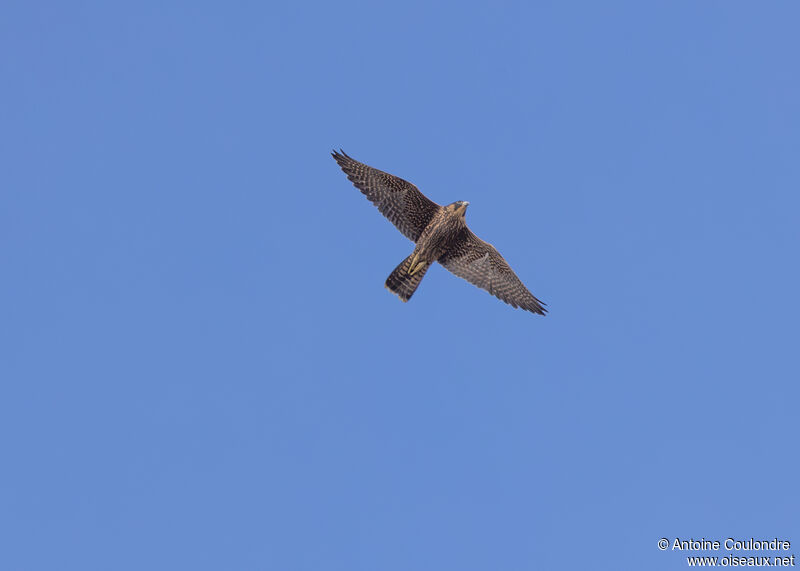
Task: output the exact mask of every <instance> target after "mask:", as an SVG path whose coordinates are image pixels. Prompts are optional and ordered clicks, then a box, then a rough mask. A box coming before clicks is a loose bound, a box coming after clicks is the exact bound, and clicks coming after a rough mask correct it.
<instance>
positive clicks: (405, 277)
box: [386, 254, 431, 301]
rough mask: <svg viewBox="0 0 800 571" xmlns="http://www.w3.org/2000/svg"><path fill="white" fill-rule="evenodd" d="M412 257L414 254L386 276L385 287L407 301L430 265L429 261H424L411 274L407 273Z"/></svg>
mask: <svg viewBox="0 0 800 571" xmlns="http://www.w3.org/2000/svg"><path fill="white" fill-rule="evenodd" d="M413 259H414V254H411V255H410V256H409V257H407V258H406V259H405V260H403V261H402V262H401V263H400V265H399V266H397V267H396V268H395V269H394V271H392V273H391V274H389V277H388V278H386V288H387V289H388V290H389V291H390V292H392V293H394V294H397V296H398V297H399V298H400V299H402V300H403V301H408V300H409V299H411V296H412V295H414V292H415V291H417V287H419V283H420V282H421V281H422V278H423V277H424V276H425V272H427V271H428V268H429V267H431V264H430V262H428V263H424V264H423V265H421V266H419V267H418V268H417V269H416V271H415V272H414V273H413V274H410V273H409V270H410V269H411V262H412V261H413Z"/></svg>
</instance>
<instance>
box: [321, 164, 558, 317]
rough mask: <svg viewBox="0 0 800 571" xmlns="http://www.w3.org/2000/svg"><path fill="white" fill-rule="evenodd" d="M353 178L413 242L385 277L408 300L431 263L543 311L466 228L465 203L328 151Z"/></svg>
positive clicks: (515, 302) (492, 251)
mask: <svg viewBox="0 0 800 571" xmlns="http://www.w3.org/2000/svg"><path fill="white" fill-rule="evenodd" d="M331 155H332V156H333V158H334V159H336V162H337V163H339V166H340V167H341V169H342V170H343V171H344V173H345V174H346V175H347V178H349V179H350V181H352V183H353V184H354V185H355V187H356V188H358V189H359V190H360V191H361V192H362V193H363V194H364V195H365V196H366V197H367V198H368V199H369V200H370V201H371V202H372V203H373V204H374V205H375V206H377V207H378V210H380V212H381V214H383V215H384V216H386V218H388V219H389V221H390V222H391V223H392V224H394V225H395V226H396V227H397V229H398V230H400V232H402V233H403V234H404V235H405V236H406V237H407V238H409V239H410V240H411V241H412V242H414V243H415V244H416V246H415V247H414V251H413V252H411V255H409V256H408V257H407V258H406V259H405V260H403V261H402V262H401V263H400V265H399V266H397V267H396V268H395V269H394V271H393V272H392V273H391V274H389V277H388V278H387V279H386V287H387V288H388V289H389V291H391V292H392V293H395V294H397V295H398V296H399V297H400V299H401V300H403V301H408V300H409V299H411V296H412V295H414V292H415V291H416V290H417V287H419V284H420V282H421V281H422V278H423V277H424V276H425V272H427V271H428V268H429V267H431V265H432V264H433V263H434V262H439V263H440V264H442V265H443V266H444V267H445V268H447V270H449V271H451V272H452V273H454V274H455V275H457V276H458V277H460V278H464V279H465V280H467V281H468V282H470V283H472V284H474V285H476V286H478V287H479V288H481V289H485V290H486V291H488V292H489V293H490V294H492V295H493V296H495V297H497V298H499V299H501V300H502V301H504V302H506V303H508V304H510V305H512V306H513V307H519V308H522V309H524V310H526V311H530V312H532V313H538V314H539V315H544V314H545V312H546V311H547V310H546V309H545V308H544V305H545V304H543V303H542V302H541V301H539V300H538V299H536V298H535V297H534V296H533V294H531V292H529V291H528V289H527V288H526V287H525V285H524V284H523V283H522V281H521V280H520V279H519V278H518V277H517V275H516V274H515V273H514V272H513V271H512V269H511V267H510V266H509V265H508V262H506V261H505V260H504V259H503V256H501V255H500V253H499V252H498V251H497V250H495V248H494V246H492V245H491V244H489V243H488V242H484V241H483V240H481V239H480V238H478V237H477V236H476V235H475V234H473V233H472V231H471V230H470V229H469V228H468V227H467V223H466V220H465V219H464V213H465V212H466V211H467V206H468V205H469V202H466V201H464V200H458V201H456V202H453V203H452V204H448V205H447V206H439V205H438V204H436V203H435V202H433V201H432V200H430V199H429V198H427V197H426V196H425V195H424V194H422V193H421V192H420V191H419V189H418V188H417V187H416V186H414V185H413V184H411V183H410V182H407V181H405V180H403V179H402V178H399V177H396V176H394V175H391V174H389V173H386V172H383V171H380V170H378V169H375V168H372V167H371V166H368V165H365V164H364V163H360V162H358V161H357V160H355V159H353V158H351V157H349V156H348V155H347V154H346V153H345V152H344V151H342V150H340V151H339V152H337V151H333V152H332V153H331Z"/></svg>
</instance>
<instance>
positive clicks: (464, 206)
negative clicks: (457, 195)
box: [456, 200, 469, 216]
mask: <svg viewBox="0 0 800 571" xmlns="http://www.w3.org/2000/svg"><path fill="white" fill-rule="evenodd" d="M467 206H469V202H467V201H466V200H463V201H461V204H459V205H458V206H457V207H456V214H460V215H461V216H464V213H465V212H466V211H467Z"/></svg>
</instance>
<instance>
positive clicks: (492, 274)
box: [438, 228, 547, 315]
mask: <svg viewBox="0 0 800 571" xmlns="http://www.w3.org/2000/svg"><path fill="white" fill-rule="evenodd" d="M438 261H439V263H440V264H442V265H443V266H444V267H445V268H447V269H448V270H449V271H451V272H453V273H454V274H455V275H457V276H458V277H460V278H464V279H465V280H467V281H468V282H470V283H472V284H474V285H476V286H478V287H479V288H481V289H485V290H486V291H488V292H489V293H490V294H492V295H493V296H495V297H497V298H498V299H501V300H502V301H504V302H506V303H508V304H510V305H512V306H514V307H521V308H522V309H524V310H526V311H530V312H533V313H538V314H540V315H544V314H545V313H546V312H547V310H546V309H545V308H544V307H543V306H544V304H543V303H542V302H541V301H539V300H538V299H536V298H535V297H534V296H533V294H532V293H531V292H529V291H528V288H526V287H525V285H524V284H523V283H522V281H521V280H520V279H519V278H518V277H517V275H516V274H515V273H514V271H513V270H512V269H511V267H510V266H509V265H508V262H506V261H505V260H504V259H503V256H501V255H500V253H499V252H498V251H497V250H495V248H494V246H492V245H491V244H489V243H488V242H484V241H483V240H481V239H480V238H478V237H477V236H476V235H475V234H473V233H472V231H471V230H470V229H469V228H464V230H462V231H461V233H460V235H459V236H458V237H457V238H456V239H455V240H453V242H452V243H451V245H450V247H449V248H448V250H447V252H446V253H445V254H444V255H443V256H442V257H441V258H439V260H438Z"/></svg>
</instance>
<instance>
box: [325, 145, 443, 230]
mask: <svg viewBox="0 0 800 571" xmlns="http://www.w3.org/2000/svg"><path fill="white" fill-rule="evenodd" d="M331 156H333V158H334V159H336V162H337V163H339V166H340V167H341V168H342V170H343V171H344V173H345V174H346V175H347V178H349V179H350V180H351V181H352V182H353V184H354V185H355V186H356V188H358V189H359V190H360V191H361V192H362V193H364V195H365V196H366V197H367V198H369V199H370V201H372V203H373V204H375V206H377V207H378V210H380V211H381V214H383V215H384V216H386V218H388V219H389V220H390V221H391V223H392V224H394V225H395V226H397V229H398V230H400V232H402V233H403V234H405V235H406V237H408V238H409V239H411V240H413V241H414V242H416V241H417V240H418V239H419V237H420V234H422V231H423V230H425V227H426V226H427V225H428V223H429V222H430V221H431V218H433V215H434V214H436V211H437V210H439V208H441V207H440V206H439V205H438V204H436V203H435V202H433V201H432V200H429V199H428V198H427V197H426V196H425V195H424V194H422V193H421V192H420V191H419V189H418V188H417V187H416V186H414V185H413V184H411V183H410V182H407V181H405V180H403V179H402V178H399V177H396V176H394V175H391V174H389V173H386V172H383V171H379V170H378V169H374V168H372V167H371V166H368V165H365V164H364V163H360V162H358V161H357V160H355V159H353V158H350V157H349V156H347V154H345V152H344V151H341V152H336V151H334V152H332V153H331Z"/></svg>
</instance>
